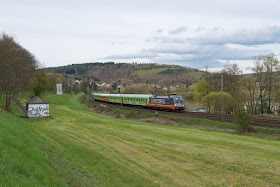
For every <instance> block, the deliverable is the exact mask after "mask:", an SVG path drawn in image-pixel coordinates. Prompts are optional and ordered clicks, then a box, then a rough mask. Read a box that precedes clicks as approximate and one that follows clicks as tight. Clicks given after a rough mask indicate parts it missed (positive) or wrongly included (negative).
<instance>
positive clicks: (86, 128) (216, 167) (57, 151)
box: [0, 95, 280, 186]
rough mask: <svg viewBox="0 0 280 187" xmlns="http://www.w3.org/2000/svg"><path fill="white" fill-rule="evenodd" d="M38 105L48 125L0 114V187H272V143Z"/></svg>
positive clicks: (279, 163) (60, 101)
mask: <svg viewBox="0 0 280 187" xmlns="http://www.w3.org/2000/svg"><path fill="white" fill-rule="evenodd" d="M46 99H47V100H49V101H50V103H51V105H50V107H51V111H50V114H51V116H52V117H51V118H50V119H42V120H24V119H17V118H15V117H13V116H11V115H10V114H7V113H5V112H1V113H0V116H1V121H0V125H1V131H0V133H2V134H1V136H0V140H1V141H0V143H1V144H0V146H1V147H0V148H1V157H0V159H1V160H0V163H1V168H0V174H1V176H2V175H4V177H5V178H4V180H3V178H2V177H1V179H0V180H1V181H0V182H3V181H6V182H7V181H9V179H14V178H15V179H14V180H15V183H16V182H18V183H19V182H22V181H24V182H25V184H28V183H31V182H37V184H49V185H50V183H51V181H53V183H54V184H57V185H60V184H67V183H68V184H70V185H92V184H96V185H100V186H110V185H112V186H113V185H114V186H153V185H166V186H170V185H172V186H174V185H175V186H176V185H177V186H181V185H192V186H194V185H201V186H209V185H229V184H232V185H256V184H257V185H259V186H265V185H266V186H275V185H280V159H279V156H280V149H279V147H280V141H279V140H272V139H265V138H258V137H253V136H242V135H235V134H228V133H222V132H217V131H211V130H199V129H194V128H186V127H173V126H161V125H154V124H149V123H143V122H137V121H132V120H124V119H118V118H116V117H112V116H104V115H100V114H95V113H93V112H92V111H90V110H89V109H87V108H85V107H84V106H82V105H81V104H80V103H79V102H78V98H77V97H76V96H74V97H73V96H69V95H64V96H53V95H50V96H48V97H47V98H46ZM2 118H3V119H4V121H3V120H2ZM2 129H4V131H3V130H2ZM34 131H35V132H37V133H38V134H36V133H35V132H34ZM39 135H41V136H39ZM21 142H22V143H21ZM45 147H47V149H45ZM2 150H5V151H4V154H3V151H2ZM34 152H35V153H34ZM33 153H34V154H33ZM18 168H20V169H18ZM25 168H28V169H25ZM7 171H8V172H7ZM17 177H19V178H18V179H17ZM65 178H66V179H65ZM50 180H51V181H50ZM12 184H14V183H12ZM19 184H20V183H19Z"/></svg>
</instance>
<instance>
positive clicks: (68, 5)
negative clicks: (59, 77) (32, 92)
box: [0, 0, 280, 70]
mask: <svg viewBox="0 0 280 187" xmlns="http://www.w3.org/2000/svg"><path fill="white" fill-rule="evenodd" d="M279 10H280V2H279V1H278V0H247V1H246V0H209V1H205V0H204V1H203V0H195V1H193V0H102V1H101V0H100V1H97V0H96V1H95V0H79V1H77V0H75V1H74V0H60V1H58V0H56V1H55V0H46V1H43V0H41V1H38V0H37V1H35V0H6V1H5V0H0V31H1V32H5V33H8V34H10V35H13V36H15V38H16V40H17V41H18V42H19V43H20V44H21V45H23V46H24V47H25V48H27V49H28V50H30V51H31V52H32V53H33V54H34V55H35V56H36V57H37V59H38V60H39V61H40V62H41V63H43V64H44V65H45V66H46V67H52V66H61V65H68V64H73V63H86V62H97V61H98V62H100V61H101V62H106V61H114V62H139V63H140V62H155V63H159V64H177V65H183V66H187V67H193V68H198V69H202V68H204V67H206V66H207V67H208V68H209V69H210V70H217V69H219V68H221V67H223V66H224V65H226V64H230V63H238V64H239V65H240V66H241V67H242V68H246V67H247V66H251V65H252V63H251V62H252V60H251V59H252V56H255V55H262V54H267V53H269V52H274V53H275V54H277V55H279V53H280V44H279V43H280V22H279V20H280V11H279Z"/></svg>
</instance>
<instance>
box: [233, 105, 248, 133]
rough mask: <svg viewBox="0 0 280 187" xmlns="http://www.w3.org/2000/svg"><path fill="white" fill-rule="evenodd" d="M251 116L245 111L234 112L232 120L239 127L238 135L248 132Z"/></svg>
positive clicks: (237, 110)
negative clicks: (233, 119)
mask: <svg viewBox="0 0 280 187" xmlns="http://www.w3.org/2000/svg"><path fill="white" fill-rule="evenodd" d="M251 117H252V115H251V114H250V112H249V111H246V110H244V109H236V110H235V112H234V118H235V121H236V123H237V124H238V125H239V129H238V130H239V132H240V133H246V132H250V129H251V127H250V125H249V122H250V120H251Z"/></svg>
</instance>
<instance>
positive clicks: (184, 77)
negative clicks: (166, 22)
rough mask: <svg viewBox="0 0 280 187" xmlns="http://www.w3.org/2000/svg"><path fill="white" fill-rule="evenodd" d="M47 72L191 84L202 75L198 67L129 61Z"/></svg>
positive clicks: (70, 66) (108, 78) (91, 64)
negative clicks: (131, 62)
mask: <svg viewBox="0 0 280 187" xmlns="http://www.w3.org/2000/svg"><path fill="white" fill-rule="evenodd" d="M46 71H47V72H56V73H62V74H70V75H74V76H75V78H77V79H82V78H84V77H88V78H93V79H94V80H95V81H104V82H114V81H116V80H129V81H132V82H133V83H157V82H158V81H163V82H165V84H166V85H174V84H176V83H178V84H186V85H187V86H189V85H190V84H192V83H194V82H197V80H199V79H200V78H201V77H202V74H203V73H202V72H201V71H199V70H197V69H192V68H186V67H182V66H178V65H158V64H137V63H133V64H128V63H114V62H107V63H99V62H96V63H86V64H72V65H68V66H61V67H53V68H46Z"/></svg>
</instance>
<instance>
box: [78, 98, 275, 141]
mask: <svg viewBox="0 0 280 187" xmlns="http://www.w3.org/2000/svg"><path fill="white" fill-rule="evenodd" d="M80 102H81V103H83V104H84V105H86V106H87V107H89V108H90V109H92V110H93V111H95V112H97V113H99V114H105V115H110V116H115V117H116V118H124V119H133V120H137V121H144V122H151V123H154V124H159V125H169V126H186V127H195V128H199V129H206V130H217V131H221V132H229V133H239V125H238V124H237V123H235V121H234V116H232V115H224V116H221V115H220V114H207V113H206V114H205V113H198V112H183V113H174V112H165V111H159V110H148V109H144V108H141V107H139V108H138V107H129V106H120V105H115V104H108V103H103V102H97V101H94V100H92V99H91V98H87V97H86V96H85V95H83V96H81V98H80ZM222 118H223V119H222ZM250 125H251V128H250V132H247V133H246V134H247V135H253V136H262V137H272V138H276V139H280V128H278V121H277V120H268V119H260V118H253V119H252V120H251V122H250ZM279 127H280V126H279Z"/></svg>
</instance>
